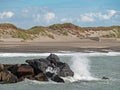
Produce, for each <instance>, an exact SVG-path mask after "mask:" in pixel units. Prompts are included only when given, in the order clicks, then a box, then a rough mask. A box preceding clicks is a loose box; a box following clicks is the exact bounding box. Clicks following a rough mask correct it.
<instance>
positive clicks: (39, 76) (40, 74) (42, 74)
mask: <svg viewBox="0 0 120 90" xmlns="http://www.w3.org/2000/svg"><path fill="white" fill-rule="evenodd" d="M34 78H35V80H38V81H48V78H47V77H46V75H45V74H44V73H39V74H38V75H36V76H35V77H34Z"/></svg>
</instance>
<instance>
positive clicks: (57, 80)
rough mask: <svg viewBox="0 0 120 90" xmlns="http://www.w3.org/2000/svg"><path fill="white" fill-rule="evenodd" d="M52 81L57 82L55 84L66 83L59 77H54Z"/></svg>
mask: <svg viewBox="0 0 120 90" xmlns="http://www.w3.org/2000/svg"><path fill="white" fill-rule="evenodd" d="M51 80H52V81H55V82H60V83H64V80H63V79H62V78H61V77H59V76H58V75H53V76H52V78H51Z"/></svg>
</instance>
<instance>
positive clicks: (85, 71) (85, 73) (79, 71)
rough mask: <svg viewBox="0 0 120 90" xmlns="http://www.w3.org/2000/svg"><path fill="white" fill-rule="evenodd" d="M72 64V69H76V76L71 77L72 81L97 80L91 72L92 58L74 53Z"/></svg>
mask: <svg viewBox="0 0 120 90" xmlns="http://www.w3.org/2000/svg"><path fill="white" fill-rule="evenodd" d="M71 61H72V65H71V69H72V70H73V71H74V77H73V78H71V80H72V81H79V80H88V81H89V80H95V79H96V78H94V77H92V75H91V73H90V60H89V59H88V58H87V57H85V56H82V55H81V54H74V55H73V57H72V58H71Z"/></svg>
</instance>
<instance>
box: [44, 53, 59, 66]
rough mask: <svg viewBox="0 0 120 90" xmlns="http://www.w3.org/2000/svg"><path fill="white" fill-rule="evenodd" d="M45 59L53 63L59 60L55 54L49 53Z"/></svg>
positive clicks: (55, 63)
mask: <svg viewBox="0 0 120 90" xmlns="http://www.w3.org/2000/svg"><path fill="white" fill-rule="evenodd" d="M46 59H47V60H49V61H50V62H51V63H53V64H54V65H57V62H60V59H59V57H58V56H57V55H55V54H50V55H49V56H48V57H47V58H46Z"/></svg>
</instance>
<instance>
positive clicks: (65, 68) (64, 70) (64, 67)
mask: <svg viewBox="0 0 120 90" xmlns="http://www.w3.org/2000/svg"><path fill="white" fill-rule="evenodd" d="M57 67H59V71H58V75H59V76H62V77H67V76H71V77H73V76H74V72H73V71H72V70H71V69H70V67H69V65H68V64H66V63H62V62H58V63H57Z"/></svg>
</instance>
